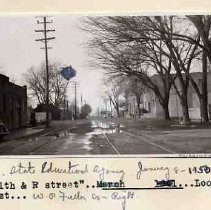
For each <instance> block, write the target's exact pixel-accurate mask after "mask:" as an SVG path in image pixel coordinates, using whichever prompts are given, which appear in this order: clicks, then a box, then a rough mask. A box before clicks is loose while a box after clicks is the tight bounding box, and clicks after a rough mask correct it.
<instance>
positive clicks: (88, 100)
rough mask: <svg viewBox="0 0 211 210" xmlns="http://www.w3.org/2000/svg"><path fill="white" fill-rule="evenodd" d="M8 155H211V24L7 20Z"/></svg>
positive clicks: (57, 17)
mask: <svg viewBox="0 0 211 210" xmlns="http://www.w3.org/2000/svg"><path fill="white" fill-rule="evenodd" d="M0 46H1V50H0V155H102V154H105V155H121V154H127V155H129V154H139V155H142V154H153V155H154V154H199V153H203V154H206V153H210V152H211V124H210V119H211V15H209V14H201V15H196V14H194V15H191V14H187V15H186V14H184V15H173V14H172V15H171V14H168V15H160V14H159V15H156V14H154V15H141V14H139V15H137V14H136V15H134V14H128V15H82V14H81V15H74V14H50V15H48V14H46V15H45V14H44V15H36V14H33V15H32V14H30V15H29V14H23V15H21V14H19V15H17V14H11V15H3V14H2V15H1V16H0Z"/></svg>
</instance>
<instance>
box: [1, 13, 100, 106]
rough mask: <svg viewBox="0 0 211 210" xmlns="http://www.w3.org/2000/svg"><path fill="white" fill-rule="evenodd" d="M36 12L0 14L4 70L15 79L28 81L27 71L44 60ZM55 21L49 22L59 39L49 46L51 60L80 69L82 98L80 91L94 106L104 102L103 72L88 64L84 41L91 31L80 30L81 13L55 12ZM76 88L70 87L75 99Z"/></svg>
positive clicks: (78, 75)
mask: <svg viewBox="0 0 211 210" xmlns="http://www.w3.org/2000/svg"><path fill="white" fill-rule="evenodd" d="M35 16H36V15H30V16H29V15H25V16H15V15H12V16H0V46H1V47H0V49H1V50H0V67H1V69H0V72H1V73H3V74H5V75H7V76H9V77H10V78H11V80H14V81H15V83H18V84H21V85H24V84H25V83H24V78H23V73H25V72H26V71H27V69H28V68H29V67H30V66H32V65H33V66H38V65H39V64H40V63H41V62H42V61H44V58H45V57H44V55H45V54H44V50H41V49H40V47H43V44H42V43H41V42H36V41H35V39H37V38H41V37H42V35H41V33H35V29H40V27H41V25H37V22H36V21H37V19H36V18H35ZM51 19H53V24H48V27H49V28H50V29H55V30H56V31H55V32H53V33H52V34H51V35H52V36H55V37H56V39H55V40H52V41H50V42H49V45H50V46H52V47H53V49H51V50H49V60H57V61H59V62H61V63H63V64H64V66H66V65H71V66H72V67H73V68H74V69H76V70H77V76H76V78H75V79H76V80H77V81H78V82H79V83H80V85H79V90H78V93H79V94H78V95H79V97H78V102H79V101H80V94H82V95H83V98H84V100H86V102H87V103H89V104H90V105H91V106H92V107H93V109H94V110H96V109H97V107H98V106H101V105H100V104H102V102H101V101H102V99H101V98H100V95H102V94H101V93H100V89H101V84H102V82H101V81H102V77H103V76H102V73H101V72H99V71H96V70H94V69H90V67H88V65H87V61H88V56H87V51H86V47H85V45H84V44H83V43H84V42H85V41H86V39H87V35H86V34H85V32H82V31H81V30H79V28H78V26H80V19H81V17H80V16H76V15H75V16H73V15H54V16H53V17H52V18H51ZM73 95H74V94H73V89H72V88H71V87H70V88H69V91H68V97H69V100H72V99H73Z"/></svg>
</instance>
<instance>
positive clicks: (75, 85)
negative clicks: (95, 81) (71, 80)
mask: <svg viewBox="0 0 211 210" xmlns="http://www.w3.org/2000/svg"><path fill="white" fill-rule="evenodd" d="M74 87H75V120H76V119H77V84H76V82H75V84H74Z"/></svg>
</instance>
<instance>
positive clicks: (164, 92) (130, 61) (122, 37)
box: [85, 17, 175, 120]
mask: <svg viewBox="0 0 211 210" xmlns="http://www.w3.org/2000/svg"><path fill="white" fill-rule="evenodd" d="M142 22H143V23H144V24H145V25H146V26H147V24H146V23H147V22H146V20H145V19H144V18H142V17H100V18H99V19H98V18H89V19H88V20H87V21H85V24H88V26H89V27H86V29H85V30H86V31H87V30H88V32H89V33H92V34H93V39H92V40H91V42H90V43H89V49H91V50H92V51H91V55H92V56H93V57H94V58H95V61H94V62H96V63H97V65H100V66H101V68H103V69H104V70H106V72H107V73H108V74H109V75H112V76H118V77H119V76H122V75H125V74H126V75H129V76H130V75H134V76H136V77H138V78H139V79H140V80H141V81H142V83H143V84H144V85H145V86H147V87H149V88H150V89H151V90H153V91H154V92H155V95H156V96H157V97H158V100H159V101H160V104H161V106H162V107H163V110H164V113H165V119H167V120H169V119H170V117H169V110H168V103H169V93H170V89H171V86H172V84H173V81H174V79H175V75H174V76H172V75H171V69H172V63H171V58H170V56H169V54H167V53H166V52H165V53H161V49H163V51H164V49H165V48H163V43H162V42H161V40H160V38H159V39H158V38H157V40H156V41H155V40H154V38H152V35H150V34H148V30H147V29H146V28H143V27H142V26H143V25H144V24H142ZM92 52H93V53H92ZM92 62H93V61H92ZM155 73H156V74H158V75H159V78H160V81H159V83H157V81H154V80H153V79H152V78H151V76H152V75H153V74H155Z"/></svg>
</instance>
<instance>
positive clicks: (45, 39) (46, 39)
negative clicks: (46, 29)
mask: <svg viewBox="0 0 211 210" xmlns="http://www.w3.org/2000/svg"><path fill="white" fill-rule="evenodd" d="M52 39H55V37H49V38H43V39H35V41H48V40H52Z"/></svg>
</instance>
